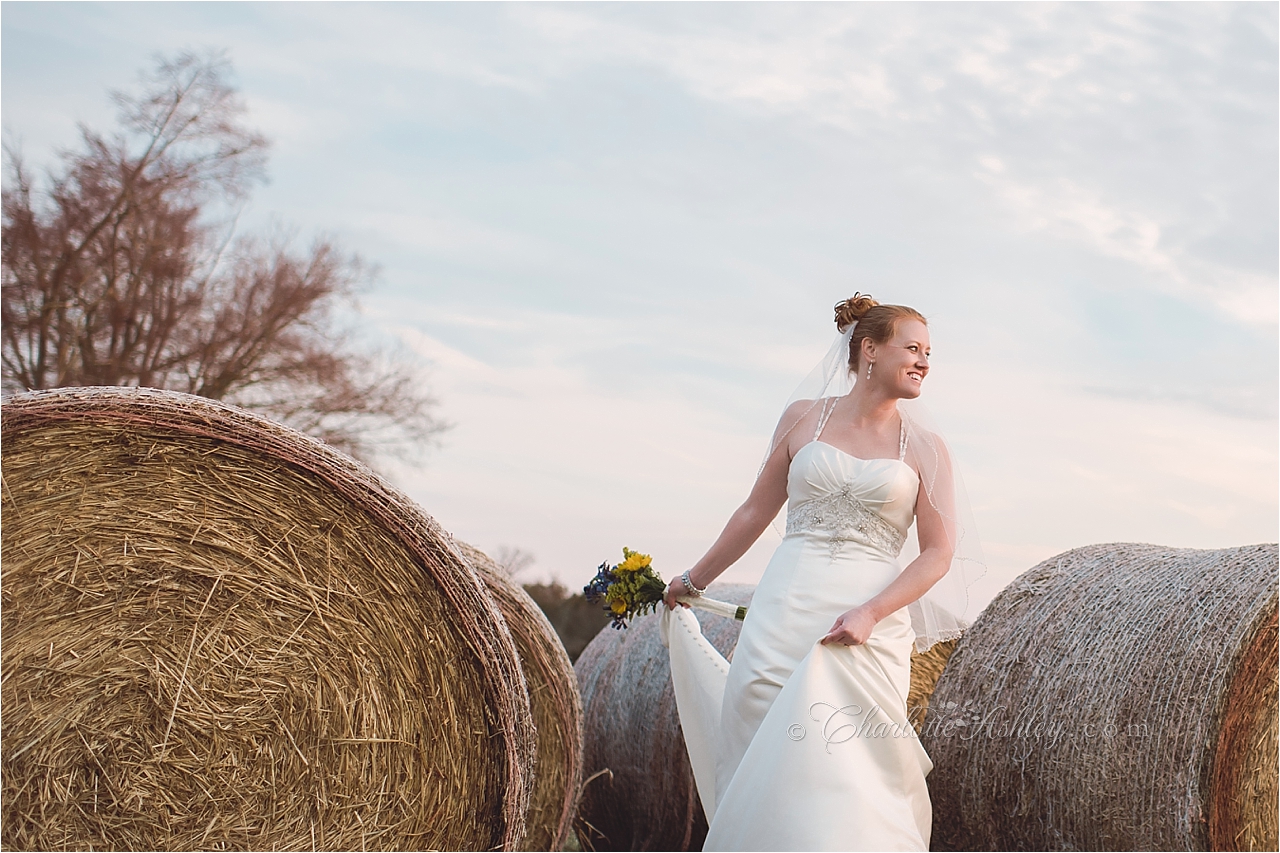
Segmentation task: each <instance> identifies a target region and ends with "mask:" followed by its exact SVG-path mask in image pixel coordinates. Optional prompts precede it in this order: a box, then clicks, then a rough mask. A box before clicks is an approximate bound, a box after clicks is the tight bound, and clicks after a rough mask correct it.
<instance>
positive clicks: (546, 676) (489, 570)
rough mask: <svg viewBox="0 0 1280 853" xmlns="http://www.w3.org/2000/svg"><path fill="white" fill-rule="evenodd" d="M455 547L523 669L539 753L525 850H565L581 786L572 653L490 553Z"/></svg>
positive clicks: (579, 723) (579, 716)
mask: <svg viewBox="0 0 1280 853" xmlns="http://www.w3.org/2000/svg"><path fill="white" fill-rule="evenodd" d="M455 544H456V545H457V546H458V549H459V550H460V551H461V552H462V555H463V556H464V557H466V558H467V561H468V562H469V563H470V564H471V567H472V568H473V569H475V570H476V572H477V573H478V574H479V576H480V577H481V579H483V580H484V582H485V585H486V586H487V587H488V589H489V594H490V595H492V596H493V600H494V601H495V602H496V603H497V605H498V609H500V610H501V611H502V615H503V616H504V617H505V618H506V621H507V627H508V628H510V629H511V635H512V637H514V638H515V642H516V648H517V649H518V650H519V652H520V660H521V662H522V663H523V665H524V677H525V683H526V684H527V685H528V689H529V703H530V705H531V706H532V709H533V720H534V724H535V725H536V727H537V732H538V733H537V741H538V754H537V764H536V765H535V767H534V773H533V792H532V797H531V799H530V801H529V813H528V815H527V816H526V820H525V823H526V828H527V834H526V835H525V840H524V846H523V848H522V849H524V850H560V849H563V847H564V845H565V841H566V839H567V838H568V835H569V830H570V828H571V825H572V821H573V815H574V811H575V809H576V808H577V804H578V800H577V797H578V788H579V786H580V785H581V784H582V698H581V697H580V696H579V695H578V679H577V677H576V676H575V675H574V672H573V664H572V663H570V662H569V655H568V653H567V652H566V651H565V649H564V645H563V644H562V643H561V642H560V638H559V637H558V636H557V635H556V631H555V628H553V627H552V626H551V623H550V622H549V621H548V620H547V617H546V616H545V615H544V614H543V612H542V609H541V608H540V607H538V605H537V604H536V603H535V602H534V600H533V599H532V598H530V597H529V595H528V594H527V593H526V592H525V591H524V590H523V589H522V588H521V587H520V585H519V584H517V583H516V582H515V581H514V580H512V579H511V577H510V576H509V575H508V574H507V573H506V572H505V571H504V570H503V569H502V567H501V566H499V565H498V564H497V563H495V562H494V561H493V560H492V559H491V558H490V557H489V556H488V555H487V554H485V553H484V552H483V551H481V550H480V549H478V548H474V547H472V546H470V545H467V544H466V543H463V542H457V541H456V540H455Z"/></svg>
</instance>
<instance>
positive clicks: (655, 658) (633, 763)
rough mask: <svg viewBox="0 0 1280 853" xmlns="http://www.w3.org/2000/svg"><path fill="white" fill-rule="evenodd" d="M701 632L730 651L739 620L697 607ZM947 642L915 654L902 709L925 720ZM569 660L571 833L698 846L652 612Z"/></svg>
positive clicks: (741, 591)
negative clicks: (580, 715)
mask: <svg viewBox="0 0 1280 853" xmlns="http://www.w3.org/2000/svg"><path fill="white" fill-rule="evenodd" d="M754 592H755V586H753V585H750V584H720V583H717V584H713V585H712V587H711V588H710V589H709V590H708V592H707V595H708V596H710V597H712V598H718V599H720V600H722V601H731V602H733V603H734V604H747V605H749V604H750V602H751V596H752V594H753V593H754ZM693 612H694V615H695V616H696V617H697V619H698V624H699V625H701V626H702V633H703V634H704V635H705V636H706V637H707V639H708V640H710V642H711V644H712V645H713V646H715V647H716V648H717V649H718V650H719V651H720V653H721V654H722V655H724V656H725V657H728V658H730V659H732V650H733V647H734V646H735V645H736V644H737V642H738V634H739V632H740V631H741V629H742V623H741V622H738V621H735V620H733V619H724V618H722V617H719V616H713V615H711V614H709V613H707V612H706V611H703V610H696V609H695V610H694V611H693ZM954 647H955V643H954V642H947V643H939V644H936V645H935V646H934V647H933V648H932V649H930V650H929V651H928V652H927V653H925V654H924V655H917V654H915V653H914V652H913V653H912V658H911V661H912V664H911V693H910V694H909V696H908V713H909V717H910V719H912V721H913V722H914V723H916V724H917V727H918V725H919V723H920V722H922V721H923V720H924V719H925V712H926V710H927V708H928V703H929V695H930V693H931V692H932V690H933V684H934V682H935V681H937V678H938V673H940V672H941V671H942V667H943V666H944V665H945V664H946V660H947V656H948V655H949V654H950V653H951V650H952V649H953V648H954ZM574 668H575V669H576V670H577V673H578V681H579V684H580V686H581V689H582V703H583V710H584V713H585V715H586V730H585V743H584V750H585V752H584V759H583V773H584V774H585V778H586V779H587V780H588V782H587V784H586V786H585V788H584V790H583V793H582V799H581V802H580V803H579V805H578V823H577V830H578V837H579V839H580V840H581V841H582V842H583V844H584V845H590V846H592V847H593V848H594V849H596V850H701V849H702V843H703V841H705V840H706V837H707V818H706V814H705V813H704V812H703V809H702V801H701V800H700V799H699V798H698V789H697V785H696V783H695V782H694V779H693V768H692V767H691V766H690V765H689V753H688V751H687V750H686V748H685V743H684V736H683V735H682V734H681V732H680V718H679V713H678V711H677V709H676V700H675V691H674V690H673V688H672V686H671V658H670V655H669V653H668V651H667V648H666V647H665V646H663V645H662V639H661V637H659V635H658V617H657V616H656V615H651V616H644V617H641V618H639V619H636V620H635V621H634V622H632V623H631V627H629V628H627V629H626V630H623V631H618V630H614V629H613V628H610V627H606V628H604V629H602V630H601V631H600V633H599V634H598V635H597V636H596V638H595V639H594V640H592V641H591V644H590V645H588V646H587V648H586V649H585V650H584V651H583V653H582V655H581V657H579V658H578V662H577V663H576V664H575V666H574Z"/></svg>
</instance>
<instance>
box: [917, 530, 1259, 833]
mask: <svg viewBox="0 0 1280 853" xmlns="http://www.w3.org/2000/svg"><path fill="white" fill-rule="evenodd" d="M1276 573H1277V552H1276V546H1275V545H1252V546H1248V547H1242V548H1227V549H1223V550H1215V551H1201V550H1190V549H1173V548H1161V547H1156V546H1153V545H1131V544H1116V545H1094V546H1090V547H1087V548H1079V549H1077V550H1074V551H1068V552H1066V553H1065V554H1061V555H1059V556H1057V557H1054V558H1052V559H1050V560H1047V561H1045V562H1044V563H1041V564H1040V565H1038V566H1036V567H1035V568H1033V569H1031V570H1029V571H1027V572H1026V573H1024V574H1023V575H1022V576H1020V577H1019V578H1018V579H1017V580H1015V581H1014V582H1013V583H1012V584H1010V585H1009V586H1008V587H1006V588H1005V590H1004V591H1003V592H1001V593H1000V595H999V596H998V597H997V598H996V599H995V600H994V601H992V602H991V604H990V605H988V606H987V608H986V609H985V610H984V611H983V613H982V615H981V616H980V617H979V618H978V620H977V621H976V622H975V624H974V625H973V627H971V628H970V629H969V631H968V633H967V634H966V635H965V636H964V638H963V639H961V641H960V643H959V646H958V647H957V649H956V651H955V653H954V654H953V655H952V657H951V660H950V661H949V662H948V664H947V667H946V670H945V671H944V672H943V674H942V677H941V679H940V680H939V681H938V684H937V688H936V690H935V692H934V695H933V700H932V708H933V710H932V711H931V712H930V718H929V720H928V722H927V724H926V726H925V731H924V733H923V735H922V742H923V743H924V745H925V748H926V749H927V750H928V752H929V755H930V757H931V758H932V759H933V761H934V769H933V772H932V773H931V774H930V775H929V789H930V794H931V797H932V799H933V807H934V823H933V847H934V849H938V850H1029V849H1030V850H1033V849H1039V850H1103V849H1109V850H1134V849H1145V850H1207V849H1217V850H1246V849H1248V850H1275V849H1276V844H1277V837H1276V809H1277V776H1278V770H1280V768H1278V767H1277V744H1276V724H1277V719H1276V692H1277V664H1276V660H1277V639H1276V637H1277V634H1276V613H1277V596H1276Z"/></svg>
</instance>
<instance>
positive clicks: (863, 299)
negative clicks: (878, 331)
mask: <svg viewBox="0 0 1280 853" xmlns="http://www.w3.org/2000/svg"><path fill="white" fill-rule="evenodd" d="M879 304H880V303H879V302H876V301H875V300H874V299H872V298H871V294H869V293H855V294H853V296H850V297H849V298H848V299H846V300H845V301H843V302H837V303H836V328H837V329H838V330H840V331H841V332H843V331H844V330H845V329H847V328H849V327H850V326H852V325H853V324H854V323H856V322H858V321H859V320H861V319H862V318H863V317H865V316H866V315H867V312H868V311H870V310H871V309H872V308H874V307H876V306H877V305H879Z"/></svg>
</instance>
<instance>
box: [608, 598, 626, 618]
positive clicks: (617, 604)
mask: <svg viewBox="0 0 1280 853" xmlns="http://www.w3.org/2000/svg"><path fill="white" fill-rule="evenodd" d="M609 609H610V610H612V611H613V612H614V613H617V614H619V615H621V614H623V613H626V612H627V603H626V602H625V601H623V600H622V599H621V598H615V599H614V600H613V603H612V604H610V605H609Z"/></svg>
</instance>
